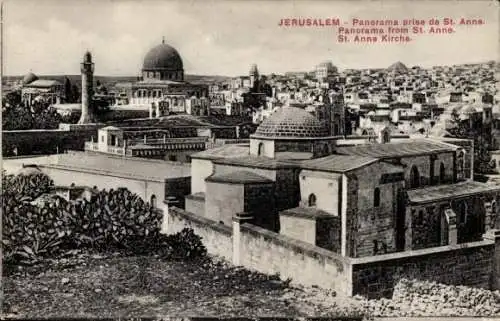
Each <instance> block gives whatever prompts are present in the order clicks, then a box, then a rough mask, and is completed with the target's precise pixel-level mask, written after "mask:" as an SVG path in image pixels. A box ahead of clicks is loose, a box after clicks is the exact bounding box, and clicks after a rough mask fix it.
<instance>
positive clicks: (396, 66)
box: [387, 61, 408, 73]
mask: <svg viewBox="0 0 500 321" xmlns="http://www.w3.org/2000/svg"><path fill="white" fill-rule="evenodd" d="M387 71H395V72H403V73H404V72H408V67H406V66H405V64H403V63H402V62H401V61H397V62H395V63H393V64H392V65H390V66H389V67H388V68H387Z"/></svg>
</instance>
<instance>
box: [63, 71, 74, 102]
mask: <svg viewBox="0 0 500 321" xmlns="http://www.w3.org/2000/svg"><path fill="white" fill-rule="evenodd" d="M64 93H65V95H66V102H68V103H71V102H73V100H74V98H73V90H72V84H71V81H70V80H69V78H68V77H66V79H65V80H64Z"/></svg>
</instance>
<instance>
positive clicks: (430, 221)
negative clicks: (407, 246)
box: [409, 203, 446, 250]
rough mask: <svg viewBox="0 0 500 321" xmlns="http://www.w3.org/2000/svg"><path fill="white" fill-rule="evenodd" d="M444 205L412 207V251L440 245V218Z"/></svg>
mask: <svg viewBox="0 0 500 321" xmlns="http://www.w3.org/2000/svg"><path fill="white" fill-rule="evenodd" d="M445 204H446V203H441V205H440V204H439V203H438V204H429V205H427V206H413V207H412V208H411V209H410V213H409V214H410V215H411V232H412V237H411V239H412V244H411V249H412V250H419V249H424V248H429V247H434V246H439V245H441V217H442V215H443V210H444V207H443V206H444V205H445Z"/></svg>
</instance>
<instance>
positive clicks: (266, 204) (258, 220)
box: [244, 183, 279, 232]
mask: <svg viewBox="0 0 500 321" xmlns="http://www.w3.org/2000/svg"><path fill="white" fill-rule="evenodd" d="M244 193H245V196H244V202H245V203H244V204H245V205H244V212H246V213H249V214H251V215H252V216H253V221H252V223H253V224H255V225H257V226H260V227H263V228H267V229H269V230H271V231H276V232H277V231H279V216H278V212H277V211H276V206H275V199H274V193H275V191H274V184H273V183H263V184H246V185H245V191H244Z"/></svg>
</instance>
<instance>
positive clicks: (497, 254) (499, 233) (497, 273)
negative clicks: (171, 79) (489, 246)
mask: <svg viewBox="0 0 500 321" xmlns="http://www.w3.org/2000/svg"><path fill="white" fill-rule="evenodd" d="M483 239H484V240H489V241H493V242H494V244H495V250H494V256H493V270H492V271H491V290H500V230H498V229H491V230H489V231H487V232H486V233H485V234H484V235H483Z"/></svg>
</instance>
